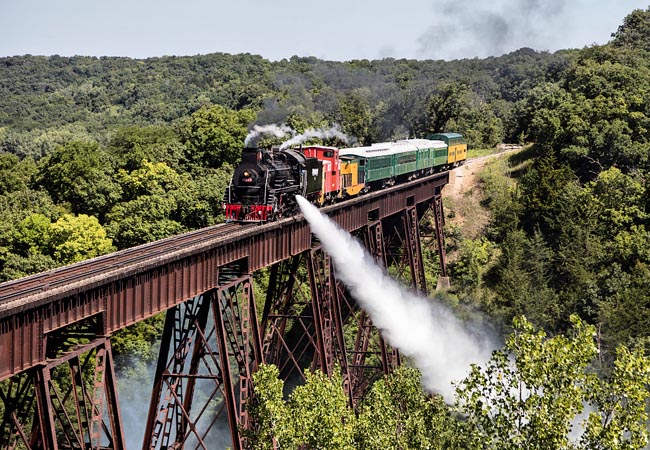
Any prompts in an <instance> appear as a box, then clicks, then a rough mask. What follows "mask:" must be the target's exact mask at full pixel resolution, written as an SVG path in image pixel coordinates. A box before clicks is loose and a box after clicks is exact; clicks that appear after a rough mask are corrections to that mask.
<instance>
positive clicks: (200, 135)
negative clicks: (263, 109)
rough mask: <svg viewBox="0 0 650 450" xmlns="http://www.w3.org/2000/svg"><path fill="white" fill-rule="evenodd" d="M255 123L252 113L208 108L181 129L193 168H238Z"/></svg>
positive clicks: (214, 106) (198, 113) (214, 107)
mask: <svg viewBox="0 0 650 450" xmlns="http://www.w3.org/2000/svg"><path fill="white" fill-rule="evenodd" d="M254 119H255V112H254V111H253V110H250V109H242V110H240V111H232V110H229V109H226V108H224V107H223V106H219V105H212V106H209V107H207V106H204V107H202V108H201V109H199V110H198V111H196V112H195V113H194V114H192V116H191V117H190V118H189V119H188V120H186V121H184V123H183V124H182V125H181V126H180V136H181V141H182V142H183V143H184V144H185V145H186V147H187V156H186V157H187V159H188V161H189V162H190V163H191V164H194V165H198V166H207V167H211V168H219V167H221V166H222V165H223V164H224V163H229V164H231V165H236V164H237V162H238V161H239V158H240V157H241V150H242V147H243V145H244V139H245V138H246V135H247V134H248V125H249V124H250V123H252V122H253V120H254Z"/></svg>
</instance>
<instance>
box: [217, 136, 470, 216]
mask: <svg viewBox="0 0 650 450" xmlns="http://www.w3.org/2000/svg"><path fill="white" fill-rule="evenodd" d="M466 159H467V144H466V143H465V140H464V139H463V136H462V135H461V134H457V133H440V134H433V135H431V136H429V138H428V139H406V140H400V141H395V142H382V143H377V144H372V145H370V146H366V147H351V148H341V149H339V148H336V147H325V146H319V145H312V146H306V147H301V148H299V149H287V150H276V151H272V150H268V149H257V148H245V149H244V150H243V151H242V161H241V164H240V165H239V166H237V168H236V169H235V172H234V174H233V177H232V180H231V182H230V184H229V186H228V188H227V189H226V192H225V194H224V202H223V203H224V205H223V206H224V208H225V215H226V221H228V222H233V221H234V222H267V221H270V220H276V219H279V218H282V217H288V216H291V215H293V214H295V213H296V212H297V211H298V207H297V203H296V201H295V196H296V195H302V196H303V197H305V198H306V199H308V200H309V201H311V202H312V203H314V204H316V205H323V204H325V203H331V202H334V201H337V200H341V199H345V198H347V197H351V196H356V195H360V194H363V193H365V192H368V191H369V190H378V189H383V188H386V187H388V186H392V185H394V184H395V183H400V182H404V181H407V180H411V179H414V178H417V177H419V176H426V175H429V174H432V173H434V172H437V171H441V170H446V169H449V168H451V167H455V166H457V165H460V164H462V163H464V162H465V160H466Z"/></svg>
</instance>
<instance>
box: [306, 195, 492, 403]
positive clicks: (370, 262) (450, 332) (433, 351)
mask: <svg viewBox="0 0 650 450" xmlns="http://www.w3.org/2000/svg"><path fill="white" fill-rule="evenodd" d="M296 199H297V201H298V204H299V206H300V209H301V210H302V213H303V215H304V216H305V219H306V220H307V221H308V222H309V225H310V226H311V230H312V233H314V234H315V235H316V237H318V239H319V240H320V242H321V244H322V245H323V248H324V249H325V251H326V252H327V253H328V254H329V255H330V256H331V258H332V261H333V263H334V269H335V271H336V276H337V279H338V280H340V281H342V282H343V283H344V284H345V285H346V286H347V287H348V289H349V290H350V292H351V294H352V295H353V296H354V298H355V299H356V300H357V301H358V302H359V304H360V306H361V307H362V308H363V309H364V310H365V311H366V312H367V313H368V314H369V315H370V317H371V319H372V322H373V323H374V325H375V326H377V327H378V328H379V329H380V330H381V332H382V335H383V336H384V338H385V339H387V341H388V342H389V343H390V344H391V345H392V346H393V347H397V348H398V349H399V350H400V352H401V353H402V354H403V355H405V356H408V357H409V358H412V361H413V362H414V364H415V365H416V366H417V367H418V368H419V369H420V371H421V372H422V382H423V384H424V387H425V389H426V390H428V391H430V392H438V393H440V394H442V395H443V397H444V398H445V400H446V401H447V402H453V400H454V387H453V382H454V381H460V380H462V379H463V378H464V377H465V376H466V374H467V373H468V371H469V368H470V364H471V363H477V364H482V363H484V362H485V361H487V360H488V359H489V357H490V354H491V351H492V350H493V349H494V348H496V344H495V343H494V342H493V340H492V338H491V337H490V336H489V335H488V333H486V332H483V331H479V330H473V329H470V328H469V327H468V326H466V325H464V324H463V323H462V322H461V321H460V320H459V319H458V318H457V317H455V316H454V314H453V313H452V311H451V310H450V309H449V308H448V307H446V306H445V305H442V304H440V303H437V302H435V300H431V299H427V298H424V297H421V296H418V295H417V294H415V293H413V292H410V291H409V290H408V289H406V288H405V287H403V286H401V285H400V284H399V283H398V282H397V281H395V280H393V279H392V278H390V276H388V275H387V274H386V273H385V271H384V270H383V269H382V268H381V267H380V266H378V265H377V264H376V263H375V260H374V258H373V257H372V256H371V255H370V254H368V252H367V251H366V250H365V249H364V248H363V246H362V245H361V243H360V242H359V241H357V240H356V239H355V238H354V237H352V236H351V235H350V234H348V233H347V232H345V231H343V230H341V229H340V228H339V227H338V226H337V225H336V224H335V223H334V222H332V221H331V220H330V219H329V218H328V217H327V216H324V215H322V214H321V213H320V212H319V211H318V209H317V208H316V207H315V206H313V205H311V204H310V203H309V202H308V201H307V200H306V199H304V198H303V197H300V196H296Z"/></svg>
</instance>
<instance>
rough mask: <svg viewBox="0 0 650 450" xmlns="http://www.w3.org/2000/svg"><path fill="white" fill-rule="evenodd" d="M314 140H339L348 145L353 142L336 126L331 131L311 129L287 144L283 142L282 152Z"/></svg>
mask: <svg viewBox="0 0 650 450" xmlns="http://www.w3.org/2000/svg"><path fill="white" fill-rule="evenodd" d="M313 138H320V139H333V138H337V139H339V140H341V141H343V142H345V143H346V144H349V143H350V142H351V140H350V138H349V137H348V136H346V135H345V134H344V133H343V132H342V131H341V129H340V128H339V126H338V125H334V126H333V127H331V128H329V129H325V128H309V129H307V130H305V132H304V133H302V134H298V135H296V136H294V137H292V138H291V139H289V140H288V141H286V142H283V143H282V145H281V146H280V150H284V149H286V148H289V147H292V146H294V145H299V144H302V143H303V142H305V141H307V140H308V139H313Z"/></svg>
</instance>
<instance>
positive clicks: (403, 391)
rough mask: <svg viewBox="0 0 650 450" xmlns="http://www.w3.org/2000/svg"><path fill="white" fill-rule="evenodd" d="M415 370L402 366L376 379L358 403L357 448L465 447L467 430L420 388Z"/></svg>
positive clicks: (435, 399) (446, 408) (435, 398)
mask: <svg viewBox="0 0 650 450" xmlns="http://www.w3.org/2000/svg"><path fill="white" fill-rule="evenodd" d="M420 378H421V376H420V373H419V371H418V370H417V369H413V368H410V367H407V366H401V367H398V368H396V369H395V371H394V372H393V373H391V374H389V375H386V376H384V377H383V378H382V379H380V380H378V381H376V382H375V383H374V384H373V385H372V388H371V389H370V392H368V394H367V395H366V397H365V398H364V399H363V401H362V402H361V406H360V412H359V416H358V421H357V425H356V439H355V444H356V448H363V449H368V450H373V449H376V450H383V449H389V448H390V449H393V448H394V449H404V450H406V449H413V450H416V449H443V448H444V449H454V448H466V446H467V445H468V444H469V440H468V439H467V438H468V435H469V433H468V431H470V430H466V429H464V428H463V424H462V422H460V421H459V420H457V418H456V417H454V416H453V415H452V414H451V411H450V408H449V407H448V406H447V405H446V404H445V402H444V401H443V400H442V398H441V397H439V396H432V397H431V396H427V395H426V394H425V392H424V391H423V390H422V384H421V382H420Z"/></svg>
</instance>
